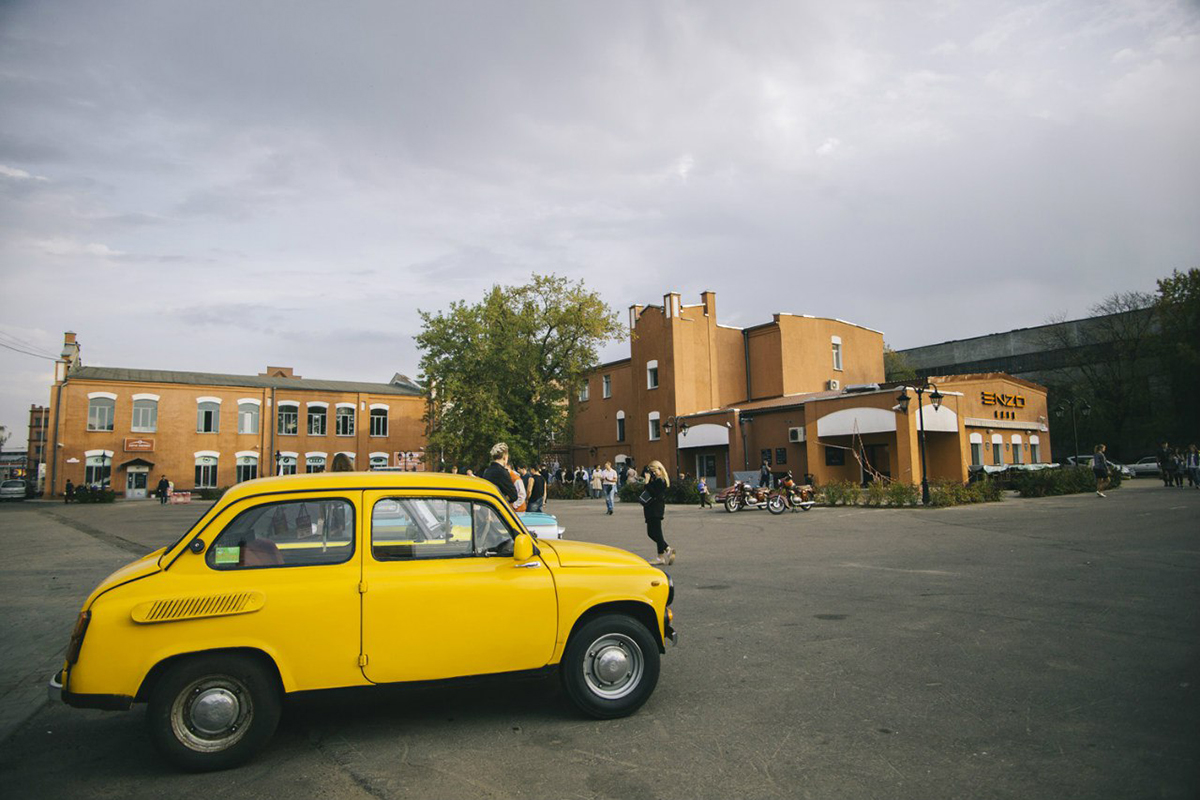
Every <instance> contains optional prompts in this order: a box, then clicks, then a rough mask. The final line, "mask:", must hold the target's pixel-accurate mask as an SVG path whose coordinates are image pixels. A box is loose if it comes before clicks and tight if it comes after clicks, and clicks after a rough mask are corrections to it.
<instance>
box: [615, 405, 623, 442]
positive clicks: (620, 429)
mask: <svg viewBox="0 0 1200 800" xmlns="http://www.w3.org/2000/svg"><path fill="white" fill-rule="evenodd" d="M617 441H618V442H623V441H625V412H624V411H618V412H617Z"/></svg>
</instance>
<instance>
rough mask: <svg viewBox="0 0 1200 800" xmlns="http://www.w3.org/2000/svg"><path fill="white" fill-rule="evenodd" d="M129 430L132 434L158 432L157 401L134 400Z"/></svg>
mask: <svg viewBox="0 0 1200 800" xmlns="http://www.w3.org/2000/svg"><path fill="white" fill-rule="evenodd" d="M129 429H130V430H131V431H133V432H134V433H154V432H155V431H157V430H158V401H157V400H148V399H142V400H134V401H133V421H132V422H130V425H129Z"/></svg>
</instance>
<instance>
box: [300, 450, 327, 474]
mask: <svg viewBox="0 0 1200 800" xmlns="http://www.w3.org/2000/svg"><path fill="white" fill-rule="evenodd" d="M304 471H305V472H307V473H309V474H310V475H311V474H312V473H314V472H324V471H325V456H323V455H322V456H305V458H304Z"/></svg>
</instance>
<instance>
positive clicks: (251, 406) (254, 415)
mask: <svg viewBox="0 0 1200 800" xmlns="http://www.w3.org/2000/svg"><path fill="white" fill-rule="evenodd" d="M238 433H249V434H257V433H258V403H247V402H244V401H243V402H240V403H238Z"/></svg>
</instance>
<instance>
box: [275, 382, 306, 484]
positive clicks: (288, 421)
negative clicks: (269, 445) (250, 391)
mask: <svg viewBox="0 0 1200 800" xmlns="http://www.w3.org/2000/svg"><path fill="white" fill-rule="evenodd" d="M277 416H278V425H277V426H276V428H275V432H276V433H278V434H279V435H280V436H295V435H296V434H297V433H299V432H300V404H299V403H298V402H296V401H295V400H280V401H279V409H278V411H277ZM293 466H294V465H293ZM291 474H294V473H291Z"/></svg>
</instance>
